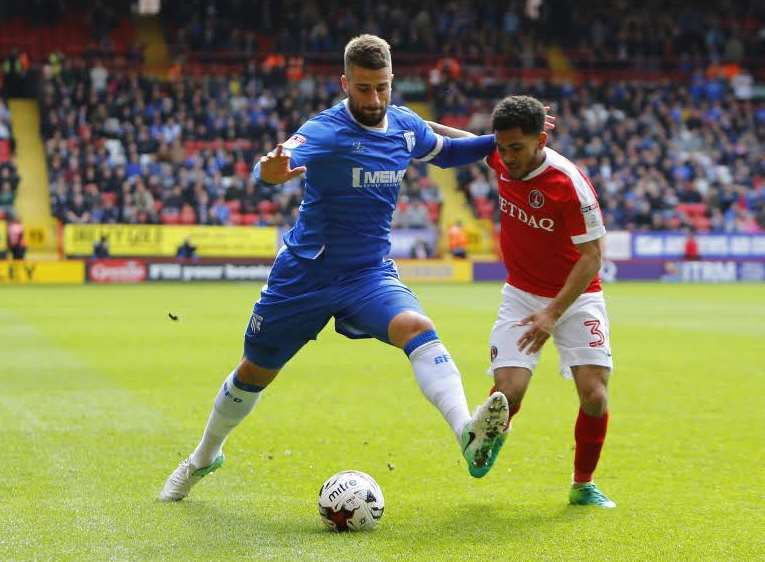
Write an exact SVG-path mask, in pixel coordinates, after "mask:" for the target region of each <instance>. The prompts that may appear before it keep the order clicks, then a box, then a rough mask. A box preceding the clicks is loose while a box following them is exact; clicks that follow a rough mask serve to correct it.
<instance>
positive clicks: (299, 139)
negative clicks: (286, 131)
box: [282, 135, 305, 150]
mask: <svg viewBox="0 0 765 562" xmlns="http://www.w3.org/2000/svg"><path fill="white" fill-rule="evenodd" d="M302 144H305V137H304V136H303V135H292V136H291V137H290V138H288V139H287V140H286V141H284V143H283V144H282V146H283V147H284V148H286V149H288V150H294V149H295V148H297V147H299V146H300V145H302Z"/></svg>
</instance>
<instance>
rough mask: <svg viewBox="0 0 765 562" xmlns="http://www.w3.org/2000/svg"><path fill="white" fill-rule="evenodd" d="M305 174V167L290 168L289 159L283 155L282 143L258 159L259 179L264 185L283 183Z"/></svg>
mask: <svg viewBox="0 0 765 562" xmlns="http://www.w3.org/2000/svg"><path fill="white" fill-rule="evenodd" d="M305 172H306V167H305V166H298V167H297V168H290V157H289V156H287V155H286V154H285V153H284V147H283V146H282V143H279V144H277V145H276V148H275V149H274V150H272V151H271V152H269V153H268V154H266V155H265V156H261V157H260V178H261V179H262V180H263V181H264V182H266V183H274V184H276V183H284V182H285V181H289V180H291V179H292V178H295V177H297V176H300V175H302V174H304V173H305Z"/></svg>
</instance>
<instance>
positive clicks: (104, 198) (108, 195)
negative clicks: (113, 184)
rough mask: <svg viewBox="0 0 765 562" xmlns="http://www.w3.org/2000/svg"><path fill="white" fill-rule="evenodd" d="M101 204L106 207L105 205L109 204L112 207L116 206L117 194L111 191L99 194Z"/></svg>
mask: <svg viewBox="0 0 765 562" xmlns="http://www.w3.org/2000/svg"><path fill="white" fill-rule="evenodd" d="M101 203H102V204H104V205H106V204H107V203H111V204H112V205H116V204H117V194H116V193H113V192H111V191H106V192H104V193H102V194H101Z"/></svg>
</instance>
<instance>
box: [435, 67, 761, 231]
mask: <svg viewBox="0 0 765 562" xmlns="http://www.w3.org/2000/svg"><path fill="white" fill-rule="evenodd" d="M509 89H510V91H511V92H512V91H514V92H515V93H528V94H531V95H534V96H536V97H538V98H540V99H542V100H545V101H546V102H547V103H549V104H551V105H552V108H553V109H552V110H553V112H554V113H555V114H557V115H558V127H557V128H556V130H555V131H553V133H552V135H551V146H552V147H553V148H555V149H556V150H558V151H560V152H561V153H563V154H565V155H566V156H568V157H570V158H572V160H574V161H575V162H576V163H577V164H578V165H579V166H580V167H581V168H582V169H583V170H584V171H585V172H586V173H587V174H588V175H589V176H590V178H591V179H592V180H593V183H594V185H595V187H596V189H598V191H599V198H600V203H601V207H602V209H603V212H604V215H605V219H606V224H607V227H609V228H611V229H629V230H635V229H642V230H645V229H653V230H669V229H676V228H681V227H690V228H693V229H698V230H718V231H723V230H724V231H737V232H755V231H758V230H762V229H765V160H763V158H762V152H763V149H764V148H765V102H763V100H753V99H751V98H752V92H751V88H747V87H746V84H743V85H741V84H737V82H736V79H734V81H733V85H731V84H729V83H727V82H725V81H723V80H720V79H717V78H707V77H705V76H704V75H703V74H701V73H699V74H696V75H695V76H694V78H693V79H692V81H691V82H690V83H688V84H677V83H675V82H670V81H663V82H621V83H610V84H598V83H588V84H583V85H580V86H569V85H564V86H556V85H553V84H550V83H544V82H542V81H540V82H538V83H536V84H535V85H533V86H532V87H530V88H523V87H522V86H521V85H519V84H514V85H509ZM486 91H487V90H486V89H485V88H483V87H482V86H481V84H480V83H473V84H470V83H469V82H466V81H461V82H459V83H457V82H453V83H450V84H448V85H445V86H444V87H443V88H441V89H439V91H438V95H437V101H436V105H437V107H438V112H439V115H440V117H441V120H442V121H443V122H445V123H449V124H453V125H456V126H461V127H465V128H468V129H471V130H473V131H475V132H484V131H487V130H488V129H490V124H491V123H490V113H491V109H492V107H493V105H494V103H495V101H496V99H494V98H488V99H487V98H485V93H486ZM459 184H460V186H461V189H463V190H464V192H465V194H466V196H467V197H468V199H469V200H470V201H471V202H472V203H473V206H474V209H475V212H476V214H477V215H478V216H480V217H484V218H494V220H498V213H499V210H498V205H497V188H496V183H495V181H494V179H493V177H491V176H490V172H489V170H488V168H487V167H486V166H472V167H469V168H464V169H462V170H461V171H460V172H459Z"/></svg>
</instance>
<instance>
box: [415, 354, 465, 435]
mask: <svg viewBox="0 0 765 562" xmlns="http://www.w3.org/2000/svg"><path fill="white" fill-rule="evenodd" d="M409 360H410V361H411V362H412V368H413V369H414V376H415V378H416V379H417V384H418V385H419V386H420V390H422V393H423V394H424V395H425V396H426V397H427V398H428V400H430V402H431V403H432V404H433V405H434V406H435V407H436V408H438V411H439V412H441V415H442V416H444V418H445V419H446V421H447V422H448V423H449V425H450V426H451V428H452V431H454V434H455V435H456V436H457V441H460V440H461V437H462V429H463V428H464V427H465V424H466V423H467V422H469V421H470V412H469V411H468V405H467V400H466V399H465V390H464V389H463V387H462V376H461V375H460V372H459V370H458V369H457V366H456V365H455V364H454V361H452V358H451V356H450V355H449V353H448V352H447V351H446V348H445V347H444V344H442V343H441V341H440V340H430V341H428V342H426V343H424V344H422V345H420V346H419V347H417V348H416V349H415V350H414V351H412V352H411V353H409Z"/></svg>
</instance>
